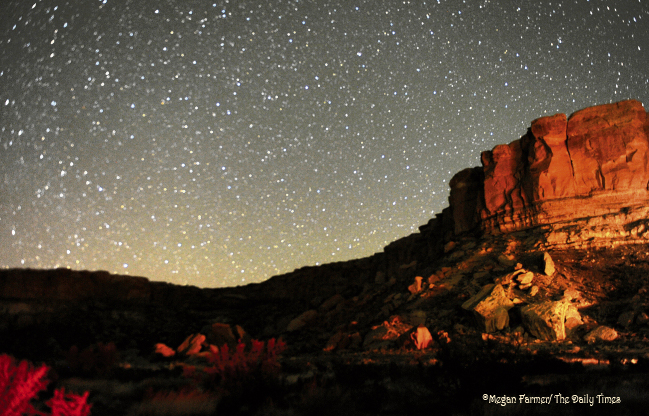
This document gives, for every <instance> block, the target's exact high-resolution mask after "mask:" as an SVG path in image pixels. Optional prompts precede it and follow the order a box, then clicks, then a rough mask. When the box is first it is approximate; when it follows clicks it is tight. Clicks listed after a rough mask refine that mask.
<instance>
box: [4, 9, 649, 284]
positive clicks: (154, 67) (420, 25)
mask: <svg viewBox="0 0 649 416" xmlns="http://www.w3.org/2000/svg"><path fill="white" fill-rule="evenodd" d="M648 52H649V2H648V1H647V0H627V1H624V2H619V1H602V0H590V1H588V0H571V1H561V0H559V1H551V2H550V1H543V2H523V1H495V0H484V1H473V0H471V1H469V0H467V1H459V0H448V1H445V0H432V1H392V0H390V1H363V0H359V1H350V0H341V1H318V0H316V1H306V0H301V1H298V0H292V1H280V0H265V1H243V0H241V1H239V0H230V1H222V0H219V1H217V2H215V1H214V0H210V1H202V0H201V1H195V0H194V1H192V0H183V1H179V0H167V1H150V0H135V1H129V0H70V1H63V0H60V1H55V0H52V1H49V0H46V1H41V0H38V1H36V0H31V1H25V0H20V1H18V0H10V1H5V2H2V5H1V6H0V267H31V268H54V267H70V268H73V269H87V270H99V269H101V270H108V271H110V272H113V273H121V274H132V275H141V276H146V277H148V278H150V279H152V280H159V281H168V282H173V283H178V284H192V285H197V286H201V287H219V286H232V285H240V284H246V283H250V282H258V281H262V280H265V279H267V278H268V277H270V276H272V275H275V274H279V273H283V272H288V271H291V270H293V269H295V268H298V267H302V266H307V265H315V264H323V263H328V262H333V261H341V260H347V259H351V258H359V257H363V256H367V255H370V254H372V253H375V252H378V251H381V250H382V248H383V247H384V246H385V245H387V244H388V243H389V242H391V241H394V240H395V239H397V238H400V237H403V236H406V235H408V234H411V233H413V232H415V231H417V227H418V226H419V225H422V224H425V223H426V222H427V221H428V220H429V219H430V218H431V217H433V216H434V214H435V213H436V212H440V211H441V209H442V208H444V207H445V206H447V205H448V202H447V198H448V190H449V189H448V182H449V180H450V178H451V177H452V175H453V174H454V173H456V172H458V171H459V170H461V169H463V168H465V167H470V166H477V165H479V155H480V152H481V151H483V150H488V149H491V148H493V147H494V146H495V145H497V144H500V143H509V142H510V141H512V140H515V139H517V138H519V137H520V136H522V135H523V134H525V132H526V131H527V128H528V126H529V125H530V122H531V121H532V120H533V119H535V118H538V117H540V116H544V115H550V114H554V113H557V112H564V113H567V114H570V113H572V112H574V111H576V110H578V109H581V108H584V107H588V106H591V105H595V104H604V103H609V102H615V101H620V100H623V99H627V98H635V99H639V100H640V101H642V102H644V103H649V93H648V91H649V65H648V64H649V54H648Z"/></svg>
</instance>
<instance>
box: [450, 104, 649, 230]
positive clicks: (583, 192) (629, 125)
mask: <svg viewBox="0 0 649 416" xmlns="http://www.w3.org/2000/svg"><path fill="white" fill-rule="evenodd" d="M648 132H649V122H648V119H647V114H646V112H645V110H644V108H643V106H642V103H640V102H639V101H635V100H628V101H622V102H619V103H614V104H606V105H600V106H595V107H590V108H586V109H584V110H580V111H577V112H576V113H574V114H572V115H571V116H570V117H566V115H565V114H556V115H553V116H550V117H543V118H539V119H536V120H534V121H533V122H532V125H531V128H530V129H529V131H528V133H527V134H526V135H525V136H523V137H522V138H520V139H518V140H515V141H513V142H512V143H510V144H508V145H499V146H496V147H495V148H494V149H493V150H491V151H487V152H483V154H482V165H483V166H482V168H474V169H465V170H464V171H462V172H460V173H458V174H457V175H455V177H454V178H453V179H452V180H451V196H450V198H449V200H450V209H449V213H450V215H451V216H452V223H453V228H454V232H455V233H456V234H457V233H461V232H464V231H468V230H471V229H474V228H476V227H478V228H480V229H482V230H483V231H486V232H494V231H512V230H517V229H523V228H528V227H533V226H538V225H544V224H554V223H558V222H562V221H566V220H574V219H577V218H590V217H595V216H601V215H606V214H610V213H613V212H618V211H620V210H622V209H624V210H626V211H628V210H629V209H633V208H634V207H638V208H639V207H641V206H643V205H644V203H645V202H646V201H649V193H648V192H647V189H648V187H649V139H648V134H647V133H648Z"/></svg>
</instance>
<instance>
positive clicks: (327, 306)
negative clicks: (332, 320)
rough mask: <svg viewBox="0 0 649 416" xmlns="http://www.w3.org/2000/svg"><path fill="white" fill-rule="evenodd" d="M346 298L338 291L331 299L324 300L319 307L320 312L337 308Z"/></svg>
mask: <svg viewBox="0 0 649 416" xmlns="http://www.w3.org/2000/svg"><path fill="white" fill-rule="evenodd" d="M344 300H345V298H343V296H342V295H341V294H340V293H337V294H335V295H333V296H332V297H330V298H329V299H327V300H325V301H324V302H322V304H321V305H320V307H319V308H318V311H320V313H326V312H328V311H330V310H331V309H333V308H335V307H336V306H337V305H338V304H339V303H340V302H342V301H344Z"/></svg>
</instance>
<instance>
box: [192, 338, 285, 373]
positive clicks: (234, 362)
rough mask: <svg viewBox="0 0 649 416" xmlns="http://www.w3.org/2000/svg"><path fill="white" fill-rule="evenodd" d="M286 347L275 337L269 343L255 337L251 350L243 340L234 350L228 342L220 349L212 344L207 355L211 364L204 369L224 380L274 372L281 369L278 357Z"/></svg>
mask: <svg viewBox="0 0 649 416" xmlns="http://www.w3.org/2000/svg"><path fill="white" fill-rule="evenodd" d="M285 349H286V344H285V343H284V342H283V341H282V340H275V338H272V339H270V340H268V342H267V343H264V342H263V341H257V340H254V339H253V340H252V346H251V348H250V350H249V351H246V344H244V343H243V342H241V341H239V343H238V344H237V346H236V348H235V349H234V351H232V352H230V348H229V347H228V345H227V344H225V345H223V346H222V347H221V349H220V350H219V349H218V348H217V347H215V346H213V345H211V346H210V354H208V355H207V357H206V358H207V360H208V362H209V363H210V364H211V366H208V367H205V368H204V370H203V371H204V372H205V373H206V374H209V375H214V376H219V377H220V378H221V379H224V380H232V379H238V378H245V377H247V376H249V375H251V374H253V373H255V374H258V373H261V374H266V375H268V374H272V373H274V372H276V371H277V370H278V369H279V364H278V362H277V358H278V356H279V354H281V353H282V352H283V351H284V350H285Z"/></svg>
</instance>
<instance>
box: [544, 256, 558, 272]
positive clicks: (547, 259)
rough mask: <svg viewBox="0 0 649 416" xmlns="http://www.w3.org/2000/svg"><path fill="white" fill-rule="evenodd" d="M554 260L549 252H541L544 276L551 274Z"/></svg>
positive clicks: (553, 270)
mask: <svg viewBox="0 0 649 416" xmlns="http://www.w3.org/2000/svg"><path fill="white" fill-rule="evenodd" d="M555 270H556V269H555V267H554V261H553V260H552V257H551V256H550V254H549V253H547V252H545V253H543V273H545V275H546V276H552V275H553V274H554V272H555Z"/></svg>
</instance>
